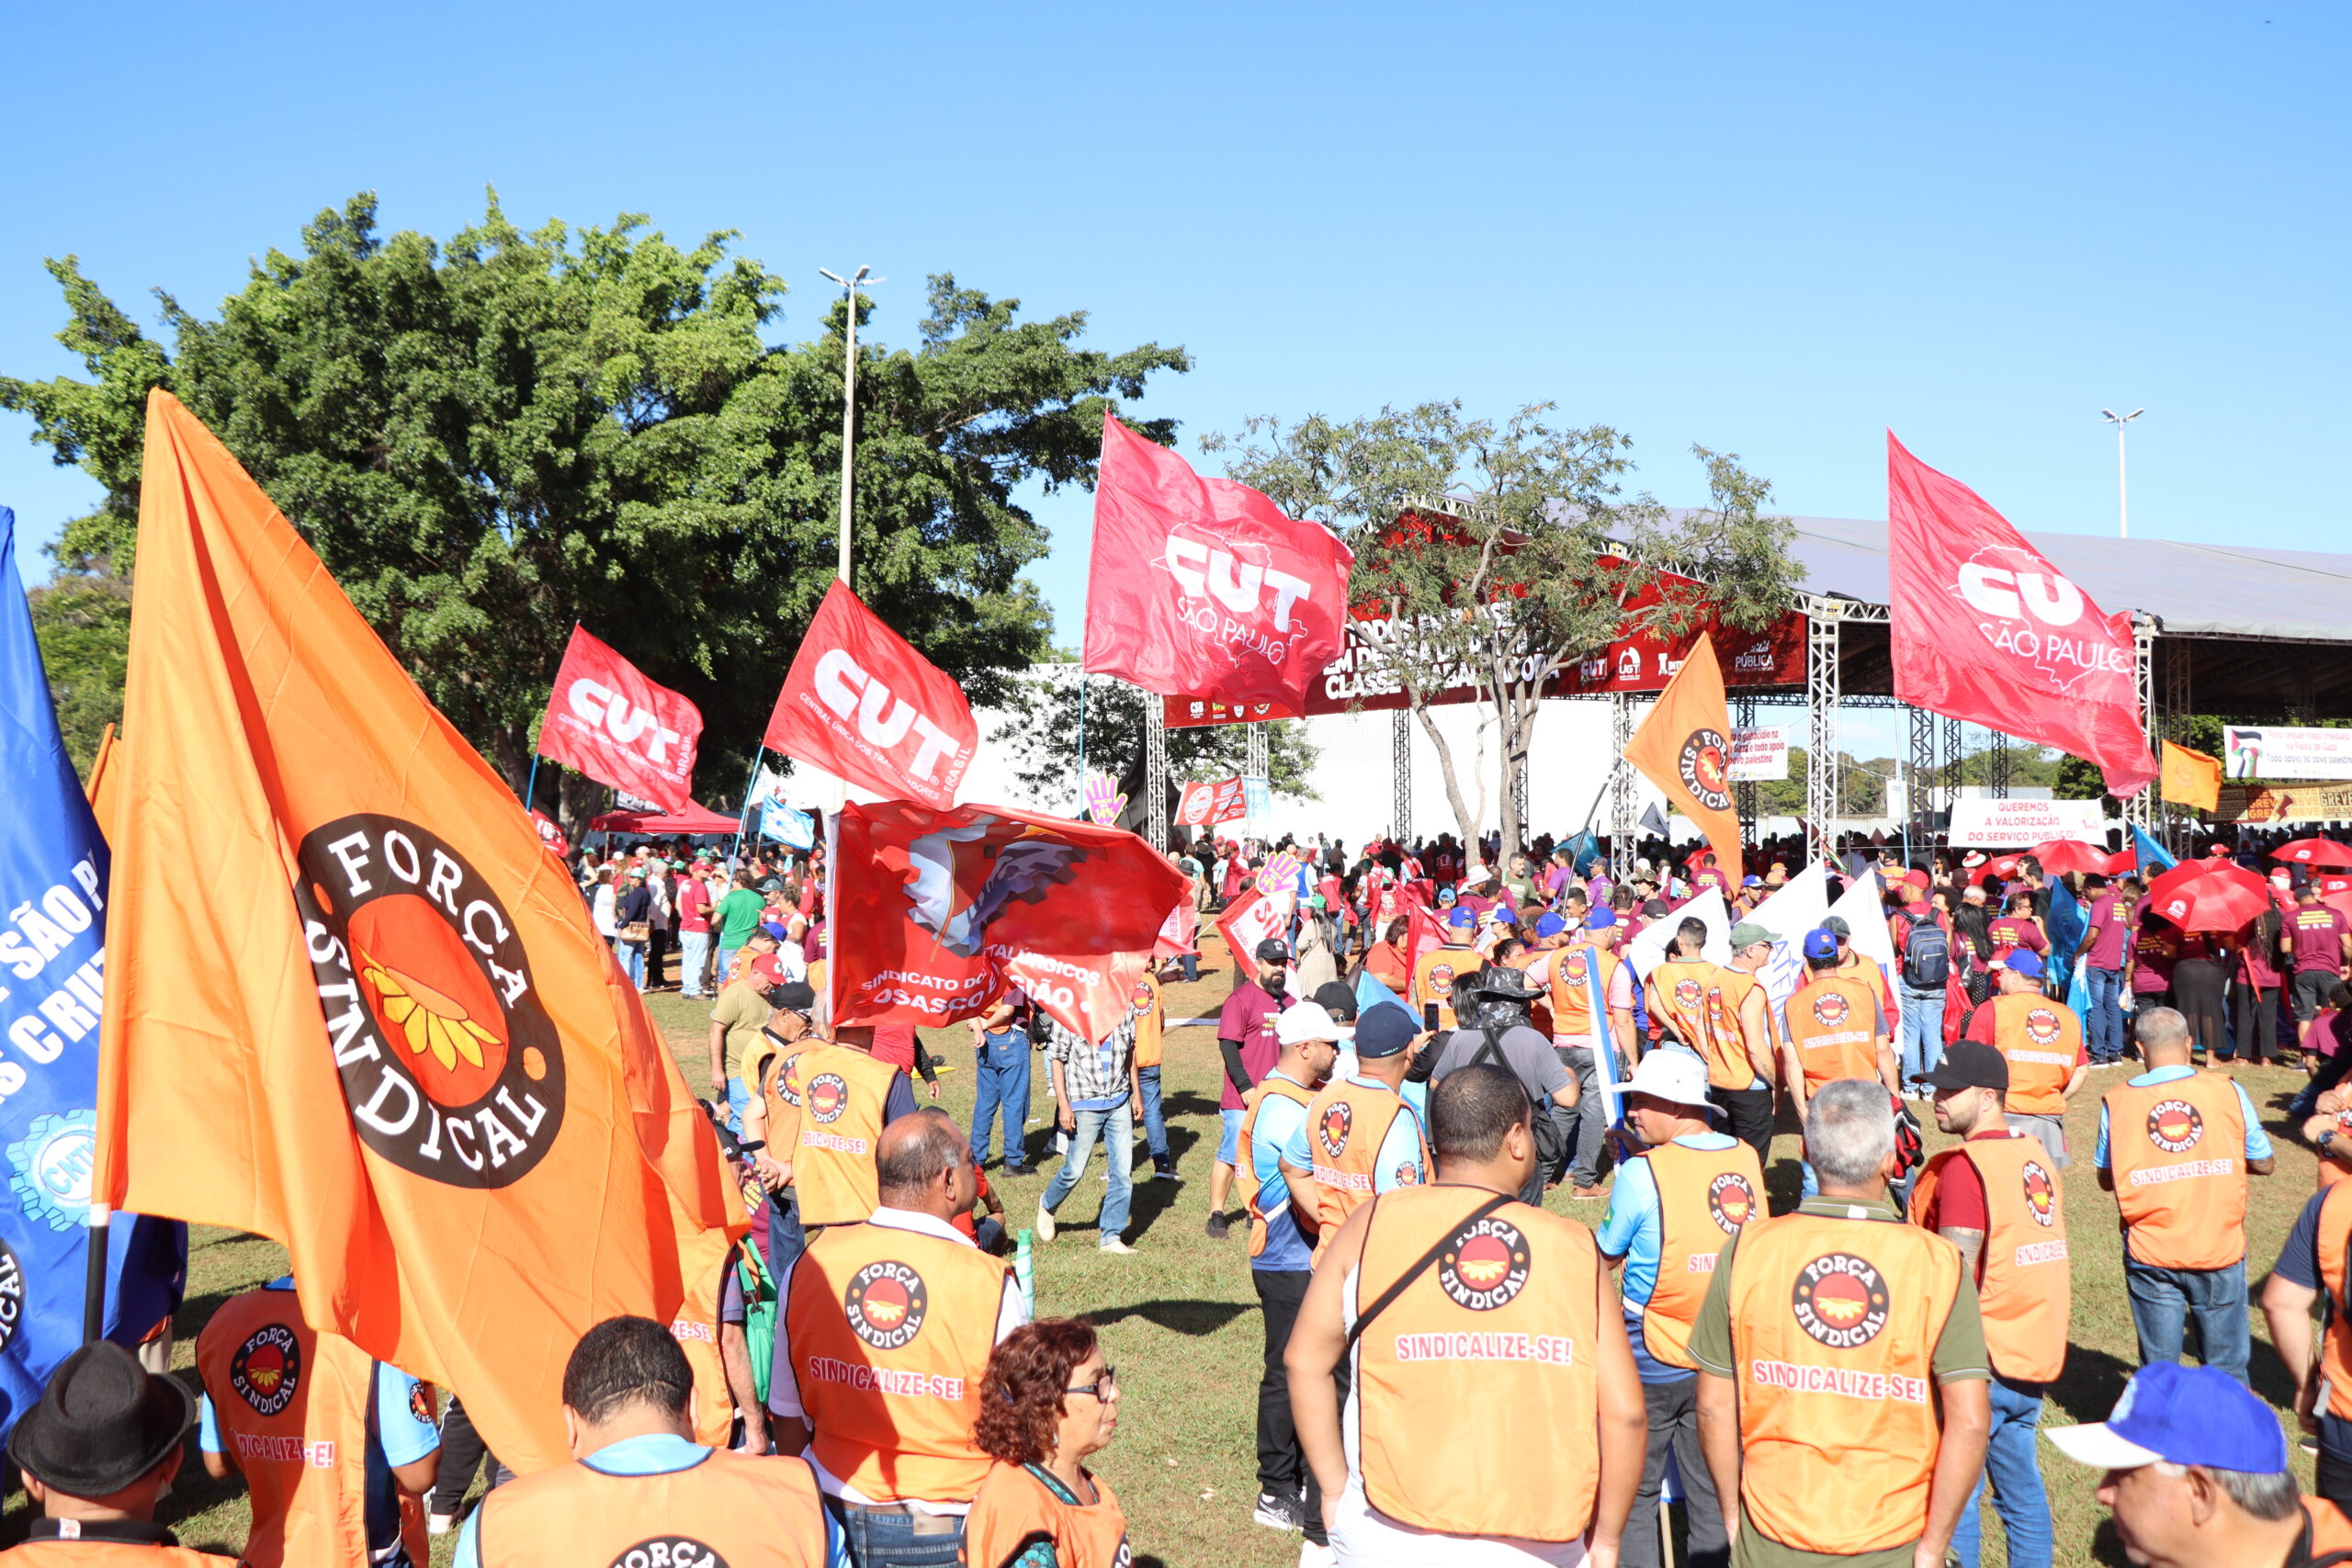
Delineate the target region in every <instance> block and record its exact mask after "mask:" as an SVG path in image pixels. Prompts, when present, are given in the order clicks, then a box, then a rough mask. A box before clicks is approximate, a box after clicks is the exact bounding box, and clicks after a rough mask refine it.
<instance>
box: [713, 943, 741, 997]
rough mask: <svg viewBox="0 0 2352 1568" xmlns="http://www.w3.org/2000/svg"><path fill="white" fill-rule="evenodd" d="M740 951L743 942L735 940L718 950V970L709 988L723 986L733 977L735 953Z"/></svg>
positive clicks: (715, 988) (714, 988)
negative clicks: (732, 944)
mask: <svg viewBox="0 0 2352 1568" xmlns="http://www.w3.org/2000/svg"><path fill="white" fill-rule="evenodd" d="M742 951H743V944H742V943H741V942H737V943H736V944H735V945H734V946H733V947H722V948H720V949H719V950H718V974H717V975H716V976H714V977H713V979H712V980H711V988H712V989H713V990H717V989H718V988H719V987H723V986H725V985H726V984H727V982H728V981H729V980H731V979H733V978H734V976H735V955H736V954H737V953H741V952H742Z"/></svg>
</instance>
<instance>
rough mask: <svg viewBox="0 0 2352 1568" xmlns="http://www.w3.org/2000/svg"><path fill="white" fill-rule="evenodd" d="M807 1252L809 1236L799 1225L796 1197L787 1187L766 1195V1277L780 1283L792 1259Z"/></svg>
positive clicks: (797, 1200) (798, 1207) (790, 1265)
mask: <svg viewBox="0 0 2352 1568" xmlns="http://www.w3.org/2000/svg"><path fill="white" fill-rule="evenodd" d="M808 1250H809V1233H808V1232H807V1231H806V1230H804V1229H803V1228H802V1227H801V1224H800V1197H799V1194H798V1193H797V1192H795V1191H793V1190H792V1189H791V1188H789V1187H786V1189H785V1190H783V1191H781V1192H771V1193H769V1194H768V1260H767V1261H768V1278H769V1279H771V1280H782V1279H783V1278H784V1272H785V1270H786V1269H789V1268H791V1267H792V1263H793V1259H795V1258H798V1257H799V1256H800V1255H801V1254H802V1253H804V1252H806V1251H808ZM779 1288H781V1287H779Z"/></svg>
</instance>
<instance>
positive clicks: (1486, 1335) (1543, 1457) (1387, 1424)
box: [1351, 1187, 1600, 1541]
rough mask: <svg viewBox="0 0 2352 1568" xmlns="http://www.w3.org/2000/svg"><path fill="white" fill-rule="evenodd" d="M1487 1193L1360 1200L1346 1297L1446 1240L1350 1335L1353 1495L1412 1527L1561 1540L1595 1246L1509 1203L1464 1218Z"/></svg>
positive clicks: (1465, 1190) (1593, 1300)
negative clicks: (1364, 1207) (1357, 1485)
mask: <svg viewBox="0 0 2352 1568" xmlns="http://www.w3.org/2000/svg"><path fill="white" fill-rule="evenodd" d="M1493 1196H1494V1194H1492V1193H1490V1192H1488V1191H1487V1190H1484V1189H1483V1188H1476V1187H1418V1188H1412V1189H1409V1190H1398V1191H1395V1192H1387V1193H1384V1194H1382V1195H1381V1197H1380V1198H1379V1200H1378V1201H1377V1202H1376V1204H1375V1205H1374V1210H1373V1213H1372V1218H1371V1221H1370V1222H1369V1224H1367V1225H1366V1227H1365V1230H1364V1235H1363V1260H1362V1261H1361V1262H1360V1263H1358V1264H1357V1266H1356V1292H1355V1296H1356V1302H1357V1303H1358V1305H1359V1306H1361V1305H1363V1304H1364V1303H1370V1302H1373V1301H1374V1300H1377V1299H1378V1298H1379V1297H1380V1296H1381V1295H1382V1294H1384V1293H1385V1292H1386V1291H1387V1290H1388V1288H1389V1286H1391V1285H1392V1284H1394V1283H1395V1282H1396V1281H1397V1279H1398V1278H1399V1277H1401V1276H1402V1275H1403V1274H1404V1272H1405V1270H1406V1269H1408V1268H1410V1267H1411V1266H1412V1265H1413V1263H1414V1262H1415V1261H1416V1260H1418V1259H1419V1258H1420V1257H1421V1255H1422V1254H1423V1253H1425V1252H1427V1251H1429V1249H1430V1247H1434V1246H1436V1245H1437V1244H1438V1242H1440V1241H1441V1240H1444V1241H1445V1242H1446V1246H1445V1247H1444V1249H1443V1250H1442V1251H1441V1252H1440V1253H1439V1254H1438V1258H1437V1261H1436V1262H1435V1263H1433V1264H1431V1265H1430V1267H1429V1268H1427V1269H1422V1270H1421V1272H1420V1274H1419V1277H1418V1278H1416V1279H1415V1280H1413V1282H1412V1283H1411V1284H1409V1285H1408V1286H1406V1288H1405V1291H1404V1293H1403V1294H1401V1295H1399V1296H1398V1297H1397V1299H1396V1300H1395V1301H1394V1302H1392V1303H1389V1305H1388V1309H1387V1310H1386V1311H1385V1312H1384V1313H1382V1314H1380V1315H1379V1316H1378V1317H1376V1318H1374V1320H1373V1321H1372V1323H1371V1325H1369V1326H1368V1327H1366V1328H1365V1330H1364V1331H1363V1335H1362V1337H1359V1338H1358V1339H1357V1340H1356V1348H1355V1367H1354V1376H1355V1384H1354V1393H1353V1395H1352V1396H1351V1416H1352V1418H1353V1420H1354V1422H1355V1428H1356V1431H1357V1433H1358V1445H1357V1448H1358V1453H1357V1460H1358V1463H1359V1465H1360V1466H1361V1468H1362V1472H1363V1489H1364V1495H1365V1497H1366V1498H1367V1499H1368V1500H1369V1501H1370V1502H1371V1504H1372V1506H1374V1507H1375V1508H1378V1509H1379V1510H1380V1511H1381V1512H1382V1513H1384V1514H1386V1515H1387V1516H1388V1517H1391V1518H1394V1519H1400V1520H1402V1521H1404V1522H1405V1523H1406V1524H1408V1525H1413V1526H1416V1527H1418V1528H1419V1529H1430V1530H1443V1531H1446V1532H1448V1533H1450V1534H1453V1535H1471V1536H1497V1535H1507V1536H1520V1537H1523V1538H1526V1539H1529V1540H1548V1541H1567V1540H1576V1539H1577V1537H1578V1536H1581V1535H1582V1534H1584V1532H1585V1529H1586V1528H1587V1527H1588V1526H1589V1525H1590V1524H1591V1522H1592V1506H1593V1495H1594V1490H1595V1486H1596V1483H1598V1481H1599V1479H1600V1441H1599V1436H1598V1427H1599V1420H1600V1417H1599V1409H1600V1404H1599V1390H1600V1377H1599V1372H1598V1367H1597V1358H1598V1354H1599V1350H1598V1346H1597V1340H1598V1337H1599V1335H1598V1328H1599V1316H1600V1313H1599V1305H1598V1303H1599V1300H1600V1296H1599V1290H1600V1251H1599V1250H1598V1249H1597V1248H1596V1247H1594V1246H1593V1242H1592V1233H1591V1232H1590V1231H1588V1230H1586V1229H1585V1228H1584V1227H1583V1226H1582V1225H1580V1224H1577V1223H1576V1222H1575V1221H1574V1220H1571V1219H1567V1218H1566V1217H1564V1216H1562V1215H1559V1214H1552V1213H1545V1212H1544V1211H1543V1210H1541V1209H1537V1208H1532V1207H1530V1206H1529V1205H1527V1204H1525V1203H1521V1202H1516V1201H1514V1202H1508V1203H1505V1204H1503V1205H1502V1207H1500V1208H1499V1209H1497V1210H1496V1211H1495V1212H1494V1213H1491V1214H1489V1215H1487V1217H1486V1218H1485V1219H1482V1220H1478V1221H1476V1222H1475V1223H1472V1222H1471V1221H1470V1215H1471V1214H1472V1213H1475V1212H1476V1210H1477V1209H1479V1208H1480V1207H1481V1206H1483V1205H1484V1204H1485V1203H1486V1202H1487V1201H1488V1200H1489V1199H1491V1198H1492V1197H1493Z"/></svg>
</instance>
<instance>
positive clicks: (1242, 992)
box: [1216, 980, 1283, 1111]
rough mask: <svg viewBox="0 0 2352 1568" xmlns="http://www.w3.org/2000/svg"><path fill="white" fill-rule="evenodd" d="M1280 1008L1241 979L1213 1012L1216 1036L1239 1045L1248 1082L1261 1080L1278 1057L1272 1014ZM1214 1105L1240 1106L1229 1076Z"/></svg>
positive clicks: (1280, 1051)
mask: <svg viewBox="0 0 2352 1568" xmlns="http://www.w3.org/2000/svg"><path fill="white" fill-rule="evenodd" d="M1281 1011H1282V1007H1281V1005H1280V1004H1279V1003H1277V1002H1276V1001H1275V1000H1274V998H1272V997H1270V996H1268V995H1267V994H1266V988H1265V987H1263V986H1261V985H1260V984H1258V982H1257V981H1255V980H1244V981H1242V982H1241V985H1240V986H1239V987H1238V988H1237V989H1236V990H1235V991H1234V993H1233V994H1232V995H1231V996H1229V997H1227V998H1225V1006H1224V1007H1223V1008H1221V1009H1219V1010H1218V1011H1217V1015H1216V1037H1217V1038H1218V1039H1219V1040H1230V1041H1233V1042H1234V1043H1237V1044H1238V1045H1239V1046H1240V1047H1241V1070H1242V1071H1243V1072H1245V1073H1248V1074H1249V1075H1250V1082H1251V1083H1260V1082H1262V1081H1264V1079H1265V1077H1266V1075H1267V1074H1268V1073H1271V1072H1272V1071H1273V1070H1274V1063H1275V1062H1276V1061H1277V1060H1279V1059H1280V1058H1281V1056H1282V1054H1283V1047H1282V1042H1281V1041H1280V1040H1277V1039H1276V1038H1275V1037H1274V1015H1275V1014H1277V1013H1279V1012H1281ZM1217 1106H1218V1109H1220V1110H1224V1111H1238V1110H1240V1109H1241V1091H1240V1090H1239V1089H1235V1088H1234V1087H1233V1079H1232V1078H1231V1077H1227V1078H1226V1079H1225V1094H1224V1096H1223V1097H1222V1098H1221V1099H1219V1100H1218V1101H1217Z"/></svg>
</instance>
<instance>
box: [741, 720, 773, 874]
mask: <svg viewBox="0 0 2352 1568" xmlns="http://www.w3.org/2000/svg"><path fill="white" fill-rule="evenodd" d="M767 754H768V743H767V742H766V741H765V740H762V741H761V742H760V743H759V744H758V745H757V746H754V747H752V774H751V776H750V777H749V778H747V779H745V780H744V781H743V814H742V816H741V817H740V818H737V819H736V822H735V853H734V857H733V858H734V859H736V860H738V861H740V860H741V859H742V858H743V827H744V824H745V823H746V822H748V821H749V820H750V819H751V816H752V785H754V784H758V783H759V782H760V764H761V763H762V762H763V761H766V759H767Z"/></svg>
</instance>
